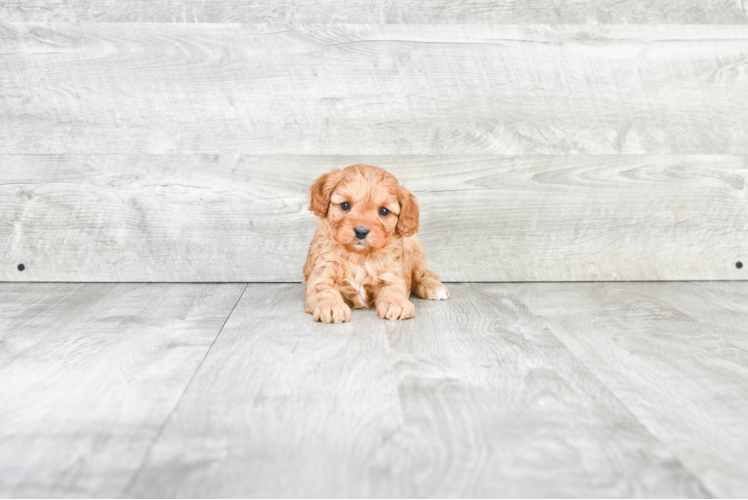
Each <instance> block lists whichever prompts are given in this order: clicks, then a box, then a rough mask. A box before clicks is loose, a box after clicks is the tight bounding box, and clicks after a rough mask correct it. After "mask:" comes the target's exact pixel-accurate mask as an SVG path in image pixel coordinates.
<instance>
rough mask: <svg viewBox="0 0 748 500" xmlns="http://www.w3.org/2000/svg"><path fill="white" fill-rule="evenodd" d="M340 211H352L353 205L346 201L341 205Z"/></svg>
mask: <svg viewBox="0 0 748 500" xmlns="http://www.w3.org/2000/svg"><path fill="white" fill-rule="evenodd" d="M340 209H341V210H342V211H343V212H347V211H348V210H350V209H351V204H350V203H349V202H347V201H344V202H343V203H341V204H340Z"/></svg>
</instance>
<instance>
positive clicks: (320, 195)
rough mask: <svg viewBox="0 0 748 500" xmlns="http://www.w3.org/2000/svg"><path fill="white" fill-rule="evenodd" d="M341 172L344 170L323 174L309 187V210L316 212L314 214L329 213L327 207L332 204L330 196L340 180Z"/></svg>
mask: <svg viewBox="0 0 748 500" xmlns="http://www.w3.org/2000/svg"><path fill="white" fill-rule="evenodd" d="M341 174H342V172H341V171H340V170H337V169H335V170H333V171H332V172H330V173H329V174H323V175H322V176H320V178H319V179H317V180H316V181H314V184H312V187H310V188H309V193H310V194H311V201H310V202H309V210H311V211H312V212H314V215H316V216H318V217H324V216H326V215H327V208H328V207H329V206H330V196H331V195H332V191H333V189H335V185H336V184H337V183H338V181H339V180H340V176H341Z"/></svg>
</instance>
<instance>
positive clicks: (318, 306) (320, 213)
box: [304, 165, 449, 323]
mask: <svg viewBox="0 0 748 500" xmlns="http://www.w3.org/2000/svg"><path fill="white" fill-rule="evenodd" d="M309 192H310V194H311V201H310V204H309V210H311V211H313V212H314V214H315V215H317V217H318V218H317V220H316V223H317V232H316V233H315V235H314V238H313V239H312V243H311V245H310V246H309V254H308V255H307V259H306V264H305V265H304V293H305V298H306V310H305V312H307V313H309V314H312V315H314V319H315V321H321V322H323V323H342V322H344V321H350V319H351V308H353V309H358V308H367V307H376V310H377V314H378V315H379V317H380V318H387V319H391V320H396V319H408V318H412V317H413V316H414V315H415V308H414V306H413V303H412V302H411V301H410V300H408V297H409V296H410V293H411V292H412V293H413V294H415V295H416V296H418V297H421V298H423V299H446V298H447V297H448V296H449V291H448V290H447V288H446V287H445V286H444V285H443V284H442V283H441V281H440V279H439V276H437V275H436V274H435V273H434V272H433V271H430V270H429V269H428V267H427V266H426V256H425V254H424V251H423V245H421V241H420V240H419V239H418V237H417V236H416V233H417V232H418V219H419V211H418V203H417V201H416V199H415V197H414V196H413V195H412V194H411V193H410V192H408V191H407V190H406V189H405V188H404V187H402V186H400V184H399V183H398V182H397V179H395V177H394V176H393V175H392V174H390V173H388V172H387V171H385V170H383V169H381V168H378V167H373V166H370V165H352V166H350V167H347V168H345V169H343V170H333V171H332V172H330V173H328V174H324V175H322V176H321V177H320V178H319V179H317V180H316V181H315V182H314V184H313V185H312V186H311V188H310V189H309ZM345 202H347V203H350V206H351V208H350V209H349V210H347V211H346V210H344V209H343V208H342V207H341V205H342V204H343V203H345ZM382 207H385V208H387V209H388V210H389V212H390V213H389V215H386V216H382V215H381V214H380V209H381V208H382ZM355 227H365V228H367V229H368V230H369V233H368V234H367V235H366V237H365V238H364V239H360V238H358V237H357V236H356V234H355V232H354V228H355Z"/></svg>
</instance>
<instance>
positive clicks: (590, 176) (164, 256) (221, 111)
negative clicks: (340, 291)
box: [0, 0, 748, 281]
mask: <svg viewBox="0 0 748 500" xmlns="http://www.w3.org/2000/svg"><path fill="white" fill-rule="evenodd" d="M0 38H1V39H2V43H1V44H0V280H2V281H299V280H300V279H301V266H302V264H303V261H304V257H305V254H306V248H307V246H308V243H309V240H310V238H311V235H312V233H313V231H314V225H313V222H312V221H313V216H312V215H311V214H310V213H309V212H308V211H307V210H306V206H307V203H308V201H307V192H306V190H307V188H308V186H309V184H310V183H311V182H312V181H313V180H314V178H316V177H317V176H318V175H320V174H321V173H323V172H326V171H328V170H329V169H331V168H333V167H343V166H346V165H349V164H353V163H369V164H374V165H379V166H382V167H385V168H387V169H388V170H390V171H392V172H393V173H394V174H395V175H396V176H398V178H399V179H400V180H401V181H402V182H403V183H404V184H405V185H406V187H408V188H409V189H411V190H412V191H413V192H414V193H415V194H416V196H417V197H418V199H419V201H420V204H421V207H422V227H421V233H420V236H421V238H422V240H423V241H424V244H425V246H426V251H427V257H428V259H429V262H430V263H431V266H432V267H433V268H434V269H435V270H436V271H437V272H438V273H439V274H441V276H442V278H443V279H444V280H446V281H554V280H568V281H577V280H683V279H746V272H748V269H747V268H742V269H741V268H739V267H738V266H737V263H738V262H745V263H746V264H748V198H747V195H746V190H747V189H748V188H747V187H746V181H747V180H748V63H747V61H748V7H746V5H745V3H744V2H739V1H722V0H720V1H717V0H712V1H684V2H677V3H676V2H670V1H665V0H658V1H656V2H645V1H644V0H639V1H634V0H630V1H624V2H620V1H613V0H610V1H606V2H592V1H591V0H585V1H581V0H579V1H574V2H561V1H560V0H529V1H527V2H522V3H520V2H513V1H508V0H506V1H503V2H500V1H478V0H471V1H466V2H445V1H443V0H421V1H410V2H390V1H379V2H374V1H372V2H360V1H355V2H339V1H332V0H326V1H318V2H300V1H295V2H290V1H285V2H284V1H279V2H272V3H270V2H264V3H262V4H260V3H258V2H251V1H250V2H246V1H241V2H240V1H238V0H231V1H225V2H218V1H197V0H190V1H187V2H184V1H180V2H176V1H172V0H169V1H158V2H146V1H144V0H129V1H122V2H103V1H92V0H88V1H75V2H73V1H72V0H54V1H45V2H41V1H10V2H4V3H3V4H1V5H0ZM19 264H24V270H23V271H19V270H18V265H19Z"/></svg>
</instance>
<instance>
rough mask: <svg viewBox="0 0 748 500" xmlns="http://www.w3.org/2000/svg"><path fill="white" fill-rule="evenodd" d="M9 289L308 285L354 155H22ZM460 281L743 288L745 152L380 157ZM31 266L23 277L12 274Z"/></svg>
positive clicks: (7, 197) (2, 194) (444, 265)
mask: <svg viewBox="0 0 748 500" xmlns="http://www.w3.org/2000/svg"><path fill="white" fill-rule="evenodd" d="M4 158H7V159H9V160H12V161H9V162H8V165H9V166H6V168H5V170H4V175H5V177H6V183H5V184H4V185H2V186H0V210H2V212H3V213H4V214H6V217H5V218H4V219H3V220H2V221H0V230H2V232H3V233H5V234H6V235H8V237H7V238H6V239H5V240H3V241H0V254H2V255H4V256H5V259H6V260H5V262H4V265H3V267H2V270H1V271H0V278H1V279H3V280H27V279H31V280H54V281H76V280H83V281H100V280H112V281H300V279H301V277H302V274H301V264H303V262H304V259H305V256H306V251H307V247H308V244H309V241H310V240H311V237H312V234H313V233H314V229H315V226H314V223H313V219H314V216H313V215H312V214H311V213H310V212H309V211H308V210H307V207H308V195H307V187H308V186H309V184H311V182H312V181H313V180H314V177H315V176H316V175H317V174H319V173H320V172H324V171H325V170H327V169H329V168H331V167H334V166H345V165H348V164H350V163H353V162H354V161H355V158H354V157H351V156H293V155H290V156H251V155H134V156H121V155H91V156H88V155H86V156H80V155H17V156H13V157H8V156H6V157H4ZM367 158H368V159H369V160H371V161H372V163H375V164H377V165H381V166H382V167H385V168H387V169H388V170H390V171H391V172H393V173H394V174H395V175H396V176H397V177H398V178H399V179H400V180H401V181H402V182H403V183H404V184H405V186H406V187H408V188H409V189H411V190H412V191H413V192H414V193H415V194H416V196H417V197H418V199H419V200H420V204H421V209H422V217H421V222H422V226H421V231H420V236H421V239H422V241H423V243H424V245H425V247H426V252H427V257H428V260H429V262H430V264H431V266H432V268H434V269H435V270H436V271H437V272H439V273H441V275H442V277H443V278H444V279H447V280H450V281H492V280H497V281H523V280H537V281H544V280H546V281H548V280H590V279H593V280H622V279H628V280H632V279H636V280H649V279H660V280H676V279H715V278H718V279H738V278H742V277H743V273H744V271H745V269H737V268H736V267H735V263H736V261H739V260H740V259H743V260H745V261H746V263H747V264H748V255H746V249H747V248H748V237H747V236H746V234H748V233H746V229H748V211H747V210H746V197H745V193H746V187H745V186H746V181H747V180H748V157H745V156H572V155H569V156H515V157H500V156H480V157H477V156H471V157H467V158H466V157H462V156H371V157H367ZM18 263H24V264H25V266H26V269H25V271H24V272H18V270H17V269H16V266H17V265H18Z"/></svg>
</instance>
